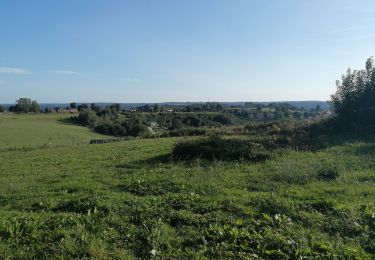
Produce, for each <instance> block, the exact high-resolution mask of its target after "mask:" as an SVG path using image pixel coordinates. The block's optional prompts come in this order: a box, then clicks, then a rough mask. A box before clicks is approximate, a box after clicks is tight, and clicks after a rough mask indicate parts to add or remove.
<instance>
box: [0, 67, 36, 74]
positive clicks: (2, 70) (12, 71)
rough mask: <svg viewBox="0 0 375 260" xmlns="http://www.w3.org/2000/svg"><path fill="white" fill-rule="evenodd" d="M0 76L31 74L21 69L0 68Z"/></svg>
mask: <svg viewBox="0 0 375 260" xmlns="http://www.w3.org/2000/svg"><path fill="white" fill-rule="evenodd" d="M0 74H17V75H25V74H31V72H30V71H28V70H25V69H22V68H13V67H0Z"/></svg>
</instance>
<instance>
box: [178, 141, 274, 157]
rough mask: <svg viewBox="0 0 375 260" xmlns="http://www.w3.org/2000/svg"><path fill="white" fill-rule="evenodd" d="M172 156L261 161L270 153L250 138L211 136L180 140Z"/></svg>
mask: <svg viewBox="0 0 375 260" xmlns="http://www.w3.org/2000/svg"><path fill="white" fill-rule="evenodd" d="M172 156H173V158H174V159H177V160H191V159H206V160H250V161H261V160H265V159H267V158H268V157H269V153H268V152H267V151H266V150H265V149H264V147H263V146H262V145H261V144H259V143H254V142H251V141H249V140H244V139H225V138H221V137H210V138H205V139H199V140H188V141H183V142H180V143H178V144H177V145H176V146H175V147H174V149H173V152H172Z"/></svg>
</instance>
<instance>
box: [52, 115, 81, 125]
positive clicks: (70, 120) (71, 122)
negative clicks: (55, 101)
mask: <svg viewBox="0 0 375 260" xmlns="http://www.w3.org/2000/svg"><path fill="white" fill-rule="evenodd" d="M57 122H59V123H61V124H64V125H76V126H82V125H81V124H79V123H78V122H77V121H76V120H74V119H73V118H71V117H67V118H60V119H58V120H57Z"/></svg>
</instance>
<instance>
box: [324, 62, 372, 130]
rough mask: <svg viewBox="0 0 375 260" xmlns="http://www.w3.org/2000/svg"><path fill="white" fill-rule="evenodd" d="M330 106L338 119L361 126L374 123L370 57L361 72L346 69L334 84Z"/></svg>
mask: <svg viewBox="0 0 375 260" xmlns="http://www.w3.org/2000/svg"><path fill="white" fill-rule="evenodd" d="M336 86H337V90H336V93H335V94H333V95H332V96H331V102H330V103H331V105H332V107H333V110H334V112H335V114H336V115H337V116H338V118H339V119H341V120H344V121H346V123H359V124H362V125H368V124H374V123H375V66H374V59H373V58H372V57H371V58H369V59H368V60H367V61H366V68H365V69H363V70H354V71H352V70H351V69H348V70H347V72H346V74H345V75H343V76H342V78H341V81H340V80H338V81H337V82H336Z"/></svg>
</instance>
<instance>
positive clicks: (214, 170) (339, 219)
mask: <svg viewBox="0 0 375 260" xmlns="http://www.w3.org/2000/svg"><path fill="white" fill-rule="evenodd" d="M64 127H65V126H64ZM66 127H68V128H70V127H72V126H66ZM82 133H85V134H84V136H88V135H89V134H88V132H82ZM90 135H91V133H90ZM2 138H3V137H2ZM238 138H246V137H238ZM188 139H189V138H188ZM181 140H182V138H159V139H143V140H142V139H141V140H131V141H124V142H119V143H110V144H100V145H80V146H74V147H68V146H66V147H59V148H46V149H31V150H26V151H23V150H19V151H2V152H0V258H9V259H20V258H27V259H31V258H96V259H132V258H142V259H147V258H193V259H206V258H214V259H218V258H239V259H249V258H250V259H252V258H260V259H286V258H293V259H303V258H329V259H332V258H340V259H344V258H345V259H373V257H374V255H375V217H374V214H375V205H374V201H375V186H374V184H375V174H374V172H375V171H374V170H375V142H374V139H373V138H368V139H366V140H348V141H345V142H341V143H338V144H335V145H332V146H329V147H326V148H324V149H319V150H316V151H314V152H312V151H295V150H292V149H280V150H275V151H273V152H272V154H271V157H270V158H269V159H267V160H265V161H261V162H250V161H225V162H224V161H204V160H199V159H196V160H191V161H173V160H171V152H172V150H173V147H174V145H175V144H176V143H179V142H180V141H181ZM184 140H186V139H184Z"/></svg>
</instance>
